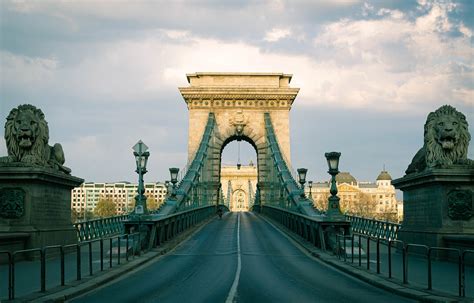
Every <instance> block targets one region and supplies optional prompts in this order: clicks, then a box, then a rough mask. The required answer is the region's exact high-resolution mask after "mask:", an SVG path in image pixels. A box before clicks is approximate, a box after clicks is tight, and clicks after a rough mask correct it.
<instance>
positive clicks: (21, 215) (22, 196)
mask: <svg viewBox="0 0 474 303" xmlns="http://www.w3.org/2000/svg"><path fill="white" fill-rule="evenodd" d="M83 181H84V180H82V179H80V178H77V177H73V176H69V175H66V174H63V173H60V172H57V171H54V170H51V169H47V168H35V167H33V168H32V167H0V250H18V249H29V248H38V247H43V246H47V245H66V244H72V243H77V233H76V230H75V228H74V227H73V225H72V223H71V190H72V188H74V187H76V186H79V185H80V184H81V183H82V182H83Z"/></svg>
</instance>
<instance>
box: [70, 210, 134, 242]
mask: <svg viewBox="0 0 474 303" xmlns="http://www.w3.org/2000/svg"><path fill="white" fill-rule="evenodd" d="M125 220H128V215H120V216H114V217H108V218H101V219H93V220H88V221H83V222H77V223H74V227H75V228H76V230H77V238H78V240H79V242H83V241H88V240H94V239H99V238H102V237H106V236H111V235H116V234H120V233H123V232H124V228H123V221H125Z"/></svg>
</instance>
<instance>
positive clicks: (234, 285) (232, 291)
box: [225, 212, 242, 303]
mask: <svg viewBox="0 0 474 303" xmlns="http://www.w3.org/2000/svg"><path fill="white" fill-rule="evenodd" d="M240 258H241V257H240V212H239V213H238V214H237V271H236V272H235V278H234V283H232V287H231V288H230V291H229V294H228V295H227V299H226V300H225V303H232V302H234V298H235V295H236V294H237V286H239V279H240V270H241V269H242V260H241V259H240Z"/></svg>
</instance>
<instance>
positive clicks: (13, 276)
mask: <svg viewBox="0 0 474 303" xmlns="http://www.w3.org/2000/svg"><path fill="white" fill-rule="evenodd" d="M10 281H11V287H10V293H11V297H10V299H12V300H13V299H15V253H13V254H12V259H11V277H10Z"/></svg>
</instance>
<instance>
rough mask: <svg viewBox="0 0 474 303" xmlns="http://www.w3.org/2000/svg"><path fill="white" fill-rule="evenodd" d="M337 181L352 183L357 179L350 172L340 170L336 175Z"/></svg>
mask: <svg viewBox="0 0 474 303" xmlns="http://www.w3.org/2000/svg"><path fill="white" fill-rule="evenodd" d="M336 182H337V183H347V184H352V183H357V180H356V178H354V177H353V176H352V175H351V174H350V173H349V172H340V173H338V174H337V175H336Z"/></svg>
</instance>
